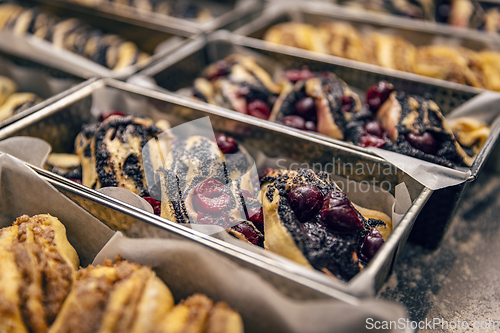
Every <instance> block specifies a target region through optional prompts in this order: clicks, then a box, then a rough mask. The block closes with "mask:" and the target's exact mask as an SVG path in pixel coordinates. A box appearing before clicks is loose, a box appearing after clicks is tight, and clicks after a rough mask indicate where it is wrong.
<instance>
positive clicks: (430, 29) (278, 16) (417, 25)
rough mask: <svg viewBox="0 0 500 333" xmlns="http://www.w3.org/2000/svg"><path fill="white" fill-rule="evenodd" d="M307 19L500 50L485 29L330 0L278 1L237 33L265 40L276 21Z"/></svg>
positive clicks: (417, 40)
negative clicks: (288, 3)
mask: <svg viewBox="0 0 500 333" xmlns="http://www.w3.org/2000/svg"><path fill="white" fill-rule="evenodd" d="M290 21H293V22H303V23H308V24H312V25H314V26H316V25H318V24H320V23H323V22H331V21H344V22H347V23H350V24H352V25H353V26H354V27H356V28H358V29H361V30H365V29H368V30H373V29H376V30H377V31H381V32H382V31H388V32H391V31H392V32H395V33H397V35H398V36H401V37H404V38H405V39H407V40H408V41H410V42H411V43H413V44H414V45H417V46H421V45H429V44H434V43H440V44H452V45H461V46H463V47H467V48H469V49H472V50H475V51H481V50H483V49H485V48H487V49H493V50H499V49H500V40H499V39H498V37H496V36H495V35H492V34H488V33H485V32H482V31H477V30H471V29H463V28H457V27H453V26H450V25H446V24H440V23H435V22H428V21H422V20H413V19H409V18H404V17H398V16H393V15H387V14H384V13H377V12H372V11H365V10H360V9H356V8H348V7H343V6H339V5H336V4H332V3H326V2H297V3H295V4H294V6H293V7H292V6H286V4H285V3H283V2H281V3H276V4H273V5H271V6H269V7H268V8H267V9H266V11H265V13H263V15H261V16H260V17H259V18H258V19H256V20H255V21H253V22H251V23H249V24H248V25H245V26H242V27H241V28H239V29H237V30H236V31H235V33H238V34H242V35H245V36H249V37H254V38H259V39H262V38H263V37H264V34H265V32H266V31H267V30H268V29H269V28H271V27H272V26H273V25H275V24H279V23H284V22H290Z"/></svg>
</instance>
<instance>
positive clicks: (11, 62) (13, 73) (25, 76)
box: [0, 52, 84, 128]
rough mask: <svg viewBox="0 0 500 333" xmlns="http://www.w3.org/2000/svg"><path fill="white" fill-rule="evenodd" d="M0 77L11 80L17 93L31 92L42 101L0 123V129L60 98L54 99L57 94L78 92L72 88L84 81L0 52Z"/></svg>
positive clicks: (76, 88)
mask: <svg viewBox="0 0 500 333" xmlns="http://www.w3.org/2000/svg"><path fill="white" fill-rule="evenodd" d="M0 75H3V76H6V77H8V78H10V79H12V80H13V81H14V82H15V83H16V84H17V86H18V92H32V93H35V94H36V95H38V96H39V97H40V98H42V99H43V101H42V102H41V103H39V104H37V105H35V106H33V107H31V108H29V109H27V110H24V111H22V112H19V113H17V114H15V115H13V116H12V117H9V118H7V119H4V120H2V121H0V128H3V127H5V126H8V125H9V124H12V123H13V122H15V121H16V120H18V119H21V118H22V117H25V116H27V115H29V114H31V113H33V112H36V111H38V110H40V109H42V108H44V107H45V106H47V105H50V104H52V103H53V102H54V101H56V100H58V99H59V98H60V96H57V97H55V96H56V95H58V94H63V93H64V92H65V91H67V92H68V93H69V92H71V91H76V90H78V89H79V87H72V86H76V85H77V84H79V83H82V82H83V81H84V79H83V78H80V77H76V76H74V75H72V74H69V73H67V72H64V71H61V70H58V69H55V68H53V67H49V66H45V65H41V64H38V63H35V62H32V61H29V60H27V59H24V58H22V57H17V56H12V55H8V54H4V53H1V52H0ZM68 89H69V91H68Z"/></svg>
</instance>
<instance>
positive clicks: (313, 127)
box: [305, 120, 316, 132]
mask: <svg viewBox="0 0 500 333" xmlns="http://www.w3.org/2000/svg"><path fill="white" fill-rule="evenodd" d="M305 126H306V130H308V131H311V132H316V124H315V123H314V121H310V120H308V121H306V123H305Z"/></svg>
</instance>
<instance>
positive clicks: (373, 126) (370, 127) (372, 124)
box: [365, 120, 384, 137]
mask: <svg viewBox="0 0 500 333" xmlns="http://www.w3.org/2000/svg"><path fill="white" fill-rule="evenodd" d="M365 131H366V132H367V133H368V134H371V135H375V136H378V137H382V135H384V129H383V128H382V124H381V123H380V122H378V121H376V120H372V121H369V122H367V123H366V124H365Z"/></svg>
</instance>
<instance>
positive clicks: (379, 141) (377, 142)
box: [358, 133, 385, 148]
mask: <svg viewBox="0 0 500 333" xmlns="http://www.w3.org/2000/svg"><path fill="white" fill-rule="evenodd" d="M384 145H385V139H384V138H380V137H378V136H375V135H371V134H368V133H366V134H364V135H363V136H362V137H360V138H359V142H358V146H360V147H376V148H381V147H383V146H384Z"/></svg>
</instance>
